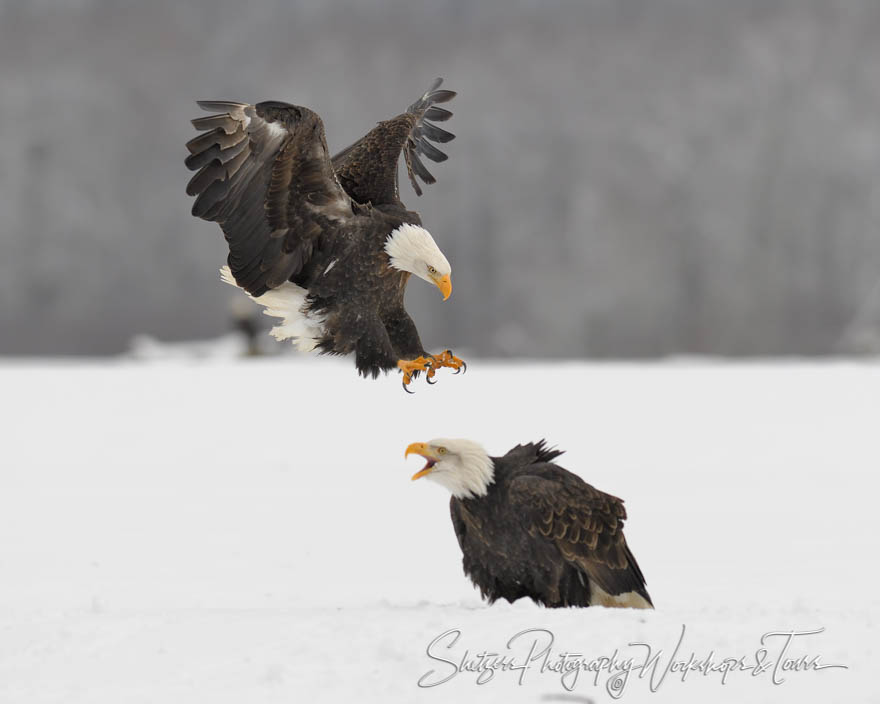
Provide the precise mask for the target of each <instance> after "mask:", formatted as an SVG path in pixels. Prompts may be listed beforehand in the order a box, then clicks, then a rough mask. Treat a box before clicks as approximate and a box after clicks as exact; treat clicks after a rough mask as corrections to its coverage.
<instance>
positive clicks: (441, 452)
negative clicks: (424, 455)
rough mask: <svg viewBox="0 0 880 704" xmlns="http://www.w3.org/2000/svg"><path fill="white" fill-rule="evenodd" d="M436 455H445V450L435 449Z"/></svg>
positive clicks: (441, 448) (442, 448) (443, 448)
mask: <svg viewBox="0 0 880 704" xmlns="http://www.w3.org/2000/svg"><path fill="white" fill-rule="evenodd" d="M437 454H438V455H445V454H446V448H445V447H438V448H437Z"/></svg>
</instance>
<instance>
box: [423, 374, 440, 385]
mask: <svg viewBox="0 0 880 704" xmlns="http://www.w3.org/2000/svg"><path fill="white" fill-rule="evenodd" d="M425 381H427V382H428V383H429V384H430V385H431V386H433V385H434V384H436V383H437V382H436V381H431V377H429V376H426V377H425Z"/></svg>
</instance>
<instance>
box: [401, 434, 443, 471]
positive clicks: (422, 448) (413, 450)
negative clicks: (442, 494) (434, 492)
mask: <svg viewBox="0 0 880 704" xmlns="http://www.w3.org/2000/svg"><path fill="white" fill-rule="evenodd" d="M411 454H416V455H421V456H422V457H424V458H425V459H426V460H428V464H426V465H425V466H424V467H422V469H420V470H419V471H418V472H416V473H415V474H413V475H412V478H413V480H415V479H421V478H422V477H424V476H427V475H428V474H430V473H431V471H432V470H433V469H434V465H435V464H437V460H438V458H437V456H436V455H435V454H434V453H433V452H431V448H429V447H428V443H426V442H414V443H413V444H412V445H410V446H409V447H407V448H406V452H405V453H404V454H403V456H404V457H409V456H410V455H411Z"/></svg>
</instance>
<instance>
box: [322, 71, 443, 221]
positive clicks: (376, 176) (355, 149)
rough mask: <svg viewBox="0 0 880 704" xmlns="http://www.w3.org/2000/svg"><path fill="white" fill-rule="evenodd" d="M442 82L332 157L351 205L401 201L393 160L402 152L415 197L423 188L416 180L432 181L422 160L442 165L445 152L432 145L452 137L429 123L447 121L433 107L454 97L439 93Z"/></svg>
mask: <svg viewBox="0 0 880 704" xmlns="http://www.w3.org/2000/svg"><path fill="white" fill-rule="evenodd" d="M441 83H443V79H442V78H438V79H437V80H436V81H434V84H433V85H432V86H431V88H430V89H429V90H428V91H427V92H426V93H425V94H424V95H423V96H422V97H421V98H419V99H418V100H417V101H416V102H414V103H413V104H412V105H410V106H409V108H408V109H407V111H406V112H405V113H403V114H401V115H398V116H397V117H394V118H392V119H390V120H386V121H384V122H380V123H379V124H378V125H376V127H374V128H373V129H372V130H370V132H368V133H367V134H366V136H364V137H363V138H361V139H360V140H358V141H357V142H355V143H354V144H352V145H351V146H350V147H348V148H347V149H343V150H342V151H341V152H339V154H337V155H336V156H334V157H333V168H334V169H335V170H336V175H337V176H338V177H339V181H340V183H341V184H342V186H343V187H344V188H345V190H346V192H347V193H348V194H349V195H350V196H351V197H352V198H354V199H355V200H356V201H358V202H359V203H367V202H370V203H372V204H373V205H383V204H387V203H394V204H399V203H400V195H399V190H398V184H397V162H398V160H399V159H400V152H401V151H403V156H404V159H405V161H406V171H407V173H408V174H409V180H410V182H411V183H412V186H413V189H414V190H415V192H416V193H417V194H418V195H422V189H421V186H419V183H418V181H417V180H416V177H418V178H419V179H421V180H422V181H424V182H425V183H434V182H435V180H436V179H435V178H434V177H433V176H432V175H431V173H430V172H429V171H428V169H427V168H425V165H424V163H423V162H422V160H421V157H422V156H424V157H426V158H428V159H430V160H431V161H436V162H440V161H446V159H447V158H448V157H447V156H446V154H444V153H443V152H441V151H440V150H439V149H437V147H435V146H434V145H433V144H432V142H439V143H445V142H449V141H450V140H452V139H454V138H455V135H454V134H452V133H451V132H447V131H446V130H444V129H441V128H440V127H438V126H437V125H435V124H433V122H443V121H445V120H448V119H449V118H450V117H452V113H451V112H449V110H446V109H444V108H441V107H438V106H437V103H445V102H447V101H449V100H452V99H453V98H454V97H455V93H454V92H452V91H451V90H441V89H440V84H441Z"/></svg>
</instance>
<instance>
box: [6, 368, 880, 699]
mask: <svg viewBox="0 0 880 704" xmlns="http://www.w3.org/2000/svg"><path fill="white" fill-rule="evenodd" d="M470 362H471V365H470V370H469V372H468V374H467V375H465V376H452V375H451V374H450V373H448V371H442V372H441V373H440V375H439V383H438V384H437V385H436V386H434V387H432V388H428V387H426V386H425V385H424V382H423V381H421V382H418V383H417V385H416V390H417V393H416V395H415V396H406V395H405V394H404V393H403V392H402V391H401V389H400V384H399V381H398V379H397V378H396V377H388V378H385V379H381V380H379V381H376V382H371V381H364V380H361V379H358V378H357V377H356V376H355V372H354V368H353V364H352V362H351V360H342V361H339V360H308V359H304V358H290V357H283V358H275V359H269V360H260V359H253V360H244V361H234V360H227V359H208V360H202V361H200V362H190V361H187V360H186V359H171V360H165V361H162V360H159V361H150V362H144V361H132V360H128V361H124V360H120V361H116V362H108V361H100V362H99V361H94V362H88V361H86V362H82V361H81V362H69V361H43V362H40V361H14V360H7V361H5V362H2V363H0V389H2V393H3V397H2V410H0V414H2V424H0V428H2V447H0V702H3V704H36V703H43V702H64V704H76V703H79V702H90V703H91V702H94V703H100V704H104V703H107V704H110V703H112V704H119V703H120V702H125V703H126V704H134V703H138V702H150V703H159V702H169V703H175V704H176V703H181V704H183V703H186V704H191V703H196V702H206V703H208V702H210V703H211V704H214V703H221V702H230V703H232V702H235V703H236V704H242V703H245V702H247V703H261V702H285V703H293V702H317V701H320V702H343V701H359V702H444V703H445V702H449V701H457V702H465V701H466V702H471V701H475V702H500V701H504V702H520V701H523V702H605V701H610V700H611V697H610V695H609V694H608V691H607V688H608V687H609V685H608V682H609V680H610V679H611V674H609V672H608V671H605V670H603V671H602V672H600V673H599V674H598V675H596V674H595V673H592V672H590V671H588V670H582V671H580V672H577V673H575V672H570V673H569V674H568V675H567V676H566V678H564V679H563V678H562V677H561V676H560V674H559V673H558V672H555V671H553V669H552V668H554V667H556V666H558V664H559V662H560V659H562V655H563V654H564V653H566V652H569V653H579V654H580V656H581V658H582V662H583V663H584V667H588V666H589V663H590V661H595V660H597V659H599V658H602V657H603V656H604V657H608V658H611V657H612V656H613V655H614V653H615V650H616V651H617V659H618V665H619V666H625V664H626V659H627V658H632V660H633V667H637V666H638V665H639V664H640V663H642V662H644V660H645V656H646V654H647V651H648V646H628V644H629V643H631V642H636V641H640V642H644V643H646V644H648V645H649V646H650V647H651V648H652V654H656V653H657V651H658V650H662V654H661V656H660V658H659V659H658V660H656V661H655V662H656V672H654V688H655V689H656V692H654V693H652V692H651V689H650V681H649V680H650V674H651V672H652V671H651V668H648V669H647V670H646V672H645V676H644V677H642V678H640V677H639V670H637V669H633V670H632V671H631V672H630V675H629V677H628V679H626V681H625V684H624V686H623V688H622V692H621V691H618V694H622V699H623V701H633V702H641V701H650V702H677V703H681V702H701V703H702V702H707V701H713V702H764V701H766V702H833V701H847V702H868V701H874V702H876V701H878V700H880V699H878V698H880V675H878V674H875V671H874V668H875V667H876V663H877V662H878V661H880V649H878V645H877V626H878V616H880V609H878V606H880V596H878V593H877V586H876V585H877V577H878V572H880V570H878V555H880V511H878V506H877V503H878V499H877V488H878V485H880V482H878V469H880V437H878V436H880V366H878V365H877V364H871V363H855V362H853V363H849V362H839V363H796V364H786V365H783V364H775V363H766V364H757V363H744V364H729V363H709V362H699V361H680V362H672V363H665V364H652V365H635V364H575V363H545V364H534V365H521V364H500V363H488V362H481V361H480V360H470ZM435 436H464V437H471V438H474V439H478V440H480V441H481V442H483V444H484V445H485V446H486V447H487V448H488V449H489V451H490V452H491V453H502V452H504V451H506V450H507V449H508V448H509V447H511V446H512V445H514V444H516V443H518V442H523V441H528V440H534V439H538V438H542V437H546V438H547V439H548V440H549V441H550V442H551V443H554V444H556V445H558V446H559V447H561V448H563V449H565V450H566V454H565V455H564V456H563V457H562V458H561V459H560V463H561V464H562V465H563V466H565V467H567V468H569V469H571V470H573V471H576V472H578V473H579V474H581V475H582V476H583V477H584V478H586V479H587V480H588V481H590V482H591V483H593V484H595V485H596V486H597V487H599V488H601V489H604V490H606V491H608V492H611V493H614V494H616V495H618V496H621V497H623V498H625V499H626V502H627V507H628V509H629V513H630V520H629V522H628V524H627V529H626V532H627V536H628V539H629V542H630V545H631V546H632V548H633V551H634V552H635V554H636V556H637V557H638V559H639V562H640V563H641V566H642V569H643V570H644V572H645V575H646V576H647V579H648V587H649V589H650V592H651V595H652V596H653V598H654V601H655V603H656V605H657V610H656V611H654V612H648V613H645V612H638V611H631V610H605V609H600V608H594V609H584V610H555V611H554V610H547V609H542V608H539V607H536V606H535V605H533V604H531V603H525V602H522V601H521V602H518V603H517V604H515V605H513V606H511V605H507V604H506V603H505V604H496V605H495V606H492V607H488V606H486V605H484V604H482V603H481V601H480V599H479V596H478V594H477V592H476V591H475V590H474V589H473V588H472V587H471V585H470V583H469V582H468V581H466V579H465V578H464V576H463V575H462V573H461V566H460V554H459V551H458V547H457V545H456V542H455V537H454V535H453V531H452V526H451V524H450V521H449V515H448V507H447V503H448V494H447V493H446V492H445V491H444V490H443V489H442V488H441V487H439V486H437V485H434V484H430V483H427V482H411V481H410V479H409V478H410V476H411V475H412V473H413V472H415V471H416V470H417V469H418V468H419V467H420V464H419V463H418V461H417V460H416V459H414V458H410V460H409V461H405V460H404V458H403V451H404V448H405V447H406V446H407V444H409V443H410V442H413V441H418V440H428V439H430V438H432V437H435ZM683 627H684V629H685V630H684V637H683V641H682V643H681V646H680V648H679V650H678V652H677V654H676V655H675V656H674V660H678V661H681V660H683V661H685V662H687V661H688V659H689V658H690V655H691V653H693V654H694V656H695V658H696V659H704V658H706V657H708V656H709V655H710V653H711V654H712V657H713V659H714V662H716V663H721V662H722V661H723V660H724V659H725V658H741V657H742V658H744V660H743V667H748V668H749V669H748V671H745V670H738V671H733V672H730V673H729V674H728V675H727V678H726V684H722V682H721V674H720V673H718V672H714V673H709V674H702V673H700V672H697V671H692V672H690V673H689V674H688V675H687V677H686V678H685V680H684V681H682V675H681V674H680V673H677V672H670V673H669V674H668V675H667V676H666V678H665V679H664V680H662V681H660V678H661V676H662V674H663V670H664V669H665V668H666V666H667V665H668V663H669V661H670V659H671V658H673V650H674V649H675V646H676V643H677V641H678V640H679V637H680V635H681V632H682V628H683ZM819 628H824V629H825V630H824V632H822V633H817V634H814V635H804V636H797V637H795V638H793V639H792V643H791V645H790V647H789V648H788V650H787V652H786V654H785V657H786V658H790V659H792V660H794V661H799V662H800V663H801V664H802V665H803V661H802V660H798V659H800V658H802V656H807V657H809V658H812V657H814V656H819V657H820V662H821V663H825V664H842V665H846V666H848V669H840V668H828V669H822V670H813V669H809V670H808V671H803V669H802V670H801V671H798V672H782V671H781V670H779V671H776V672H775V677H776V679H777V680H779V679H784V680H785V681H784V682H783V683H781V684H774V682H773V678H774V668H773V664H774V663H775V662H776V661H777V660H779V655H780V651H781V650H782V645H783V640H784V638H783V637H782V636H771V637H769V638H768V639H767V641H766V647H767V651H768V652H767V654H766V659H764V660H763V661H762V662H763V665H764V666H766V669H764V670H763V671H761V667H757V668H756V667H755V661H756V657H757V658H758V659H759V660H760V654H758V655H757V656H756V651H758V650H759V648H760V647H761V643H760V639H761V637H762V635H763V634H765V633H768V632H772V631H791V630H813V629H819ZM450 629H458V630H459V631H460V636H459V638H458V640H457V641H456V642H455V644H454V645H453V644H452V643H451V640H452V636H451V635H450V636H447V637H446V638H444V639H440V640H439V641H438V642H437V643H436V644H435V645H434V646H433V649H432V650H431V654H432V655H433V657H429V654H428V648H429V643H431V641H433V640H434V639H436V638H438V636H441V634H443V633H445V632H447V631H449V630H450ZM530 629H546V630H544V631H541V632H537V631H531V632H529V633H526V634H523V635H521V636H520V637H519V638H518V639H516V640H514V642H513V643H512V645H511V647H510V648H508V647H507V645H508V641H509V640H510V639H511V638H512V637H513V636H515V635H516V634H518V633H520V632H522V631H526V630H530ZM550 632H552V634H553V636H554V641H553V645H552V647H551V651H550V653H549V655H547V656H543V655H541V651H542V650H544V649H545V647H546V645H547V643H548V639H549V637H550V636H549V633H550ZM533 643H534V644H536V646H535V649H534V650H533V651H531V648H532V645H533ZM447 646H450V647H447ZM465 651H468V654H467V660H468V662H469V663H470V665H472V666H478V665H479V664H480V658H479V657H478V656H479V655H480V653H482V652H484V651H489V652H496V653H498V654H499V655H504V656H506V657H507V661H506V662H507V663H508V667H509V669H507V670H497V671H495V672H494V676H493V677H491V678H489V675H490V674H491V672H485V673H484V674H483V675H482V678H483V679H486V678H489V681H488V682H485V683H484V684H481V685H478V684H477V683H476V682H477V680H478V673H475V672H467V671H464V672H461V673H459V674H455V673H456V667H455V666H453V665H451V664H449V662H444V660H448V661H455V662H460V661H461V660H462V658H464V657H465ZM530 651H531V652H532V655H534V656H536V657H535V659H534V660H533V661H532V662H531V667H530V669H528V670H522V669H510V668H517V667H520V666H522V665H523V664H524V663H525V661H526V660H527V658H528V657H529V654H530ZM440 658H443V660H440ZM569 662H575V663H577V662H580V661H579V660H578V659H577V658H573V659H571V660H569ZM483 664H484V665H485V664H486V663H485V661H484V662H483ZM495 664H496V665H497V664H499V663H498V661H495ZM594 664H595V663H594ZM432 670H433V671H434V672H433V674H430V675H427V673H429V672H430V671H432ZM574 674H578V677H577V679H574ZM420 678H424V679H423V680H422V684H432V683H436V682H438V681H440V680H443V679H446V678H448V681H446V682H444V683H443V684H439V685H437V686H434V687H430V688H420V687H419V686H418V684H417V683H418V682H419V680H420ZM621 679H622V678H618V680H616V681H617V682H618V683H619V682H620V680H621ZM565 685H567V686H568V687H569V688H570V689H571V690H572V691H568V690H567V689H566V688H565Z"/></svg>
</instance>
